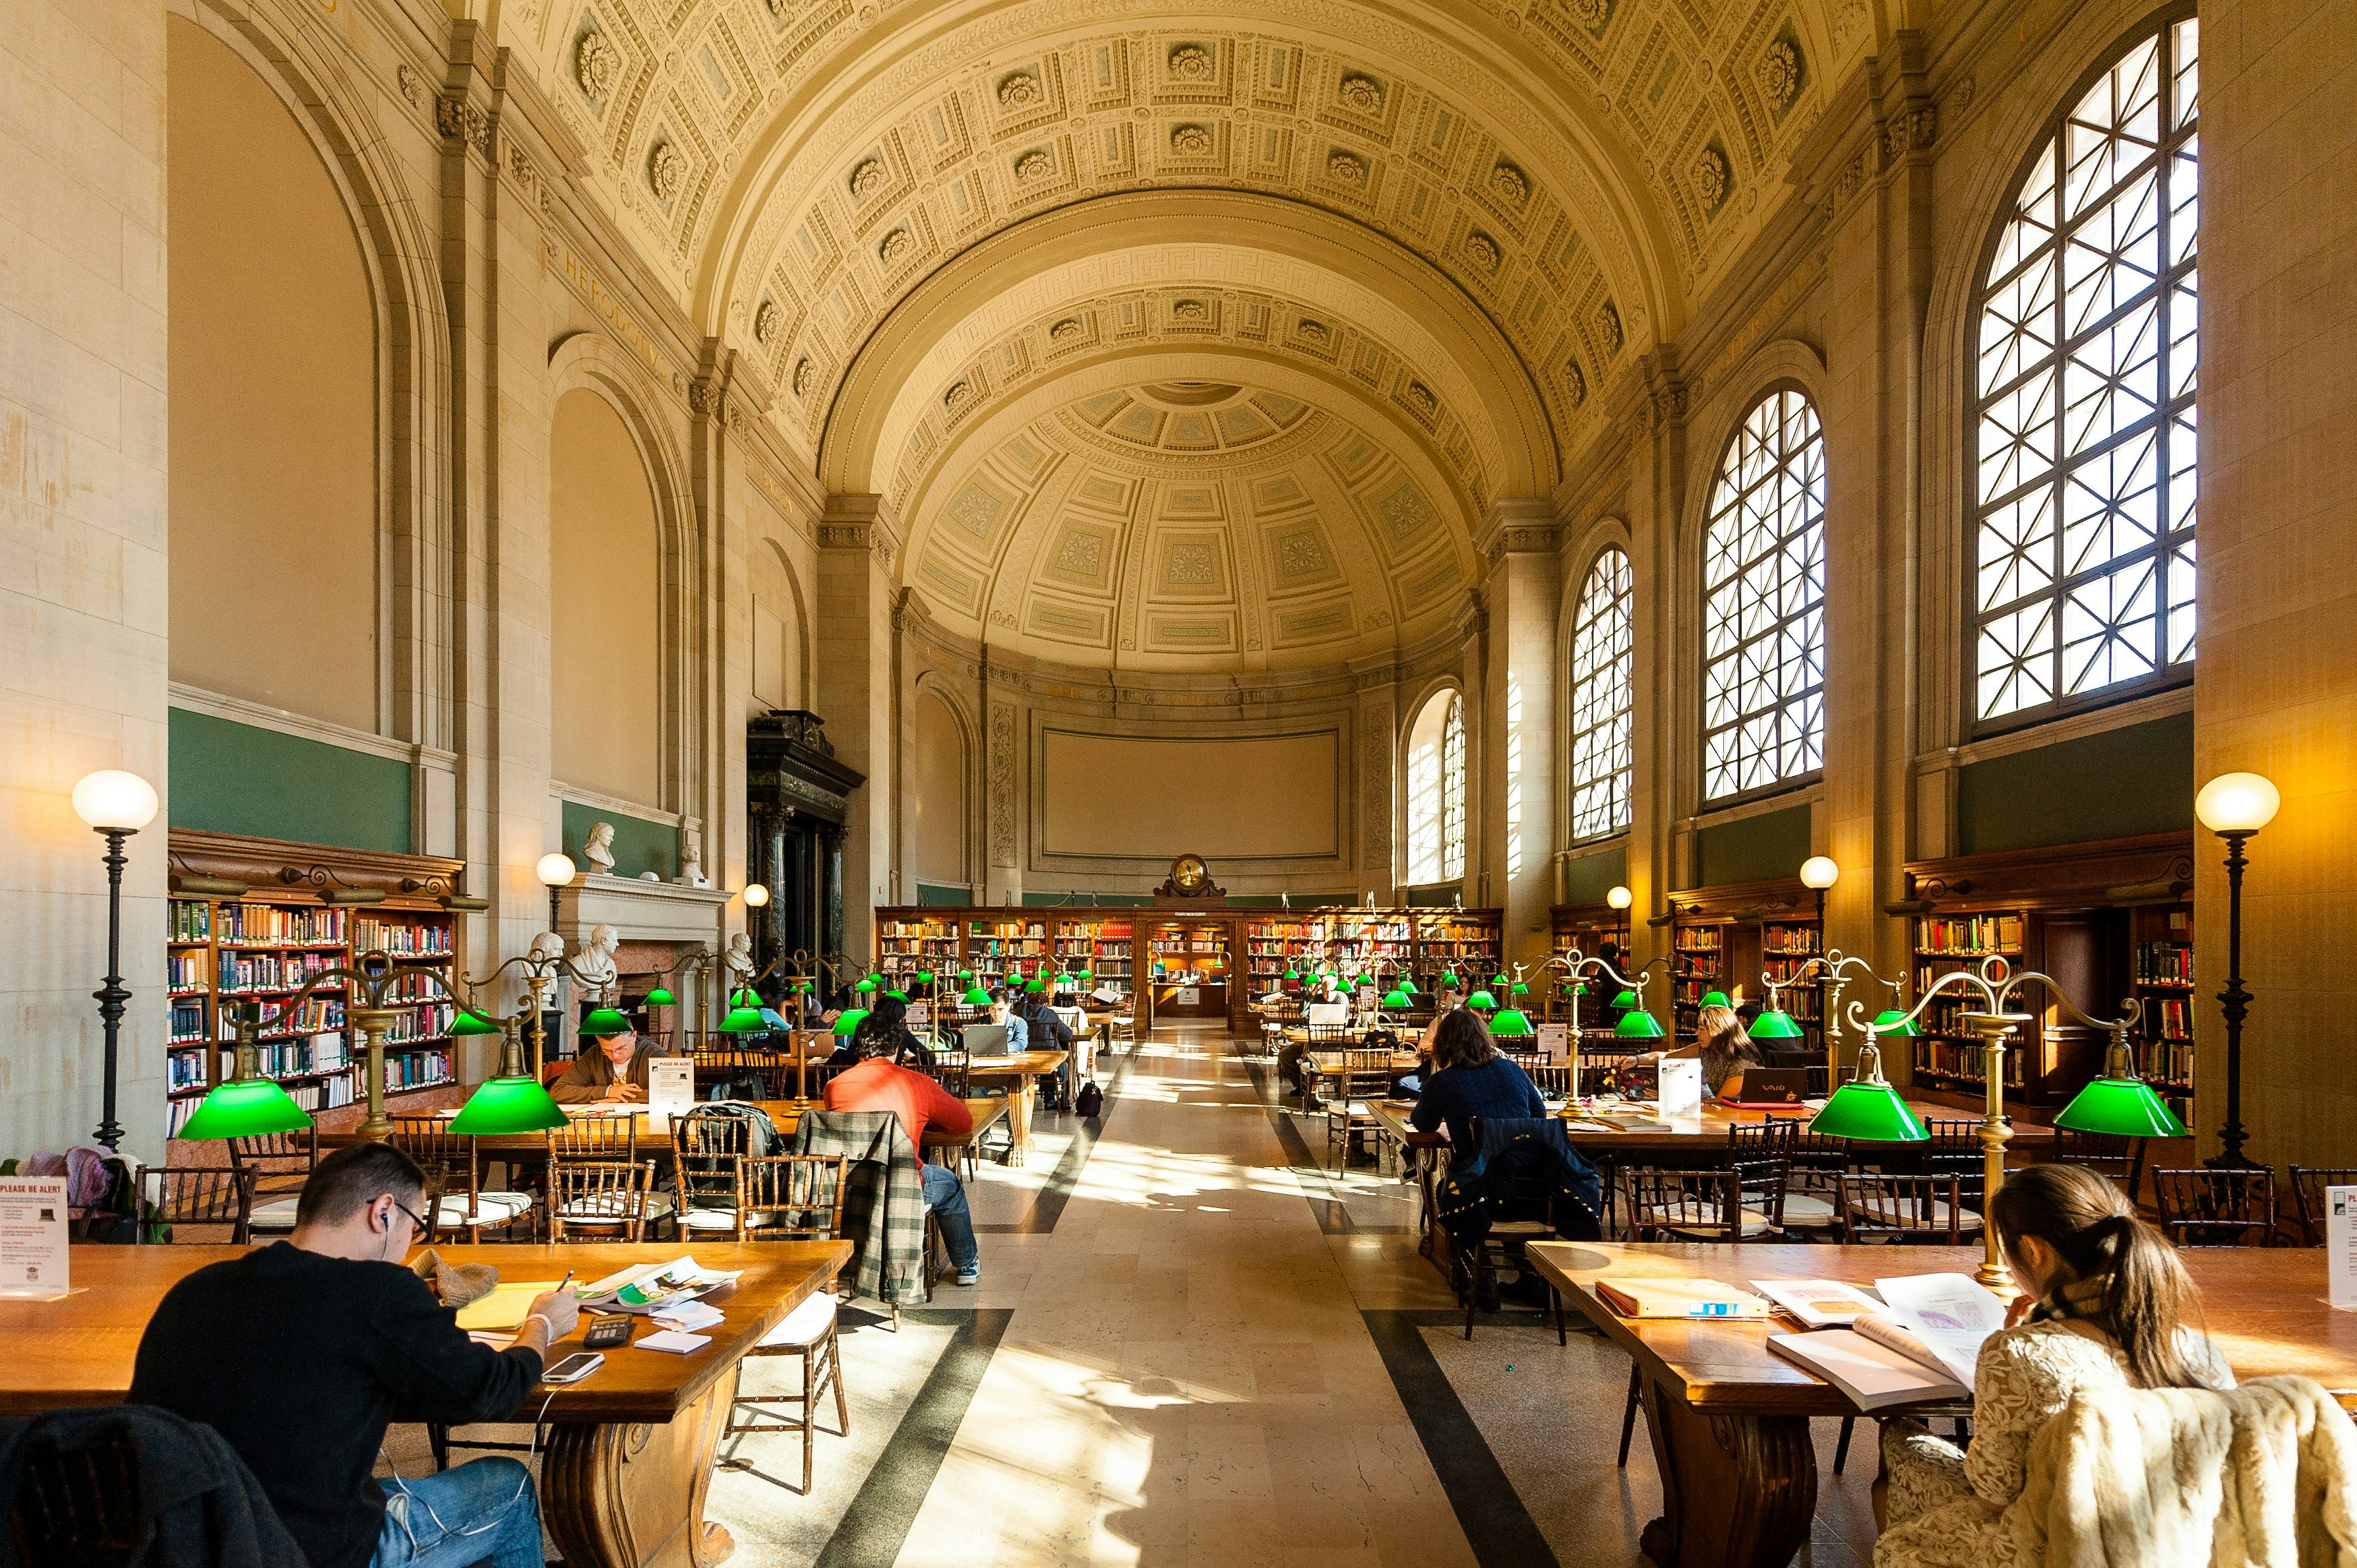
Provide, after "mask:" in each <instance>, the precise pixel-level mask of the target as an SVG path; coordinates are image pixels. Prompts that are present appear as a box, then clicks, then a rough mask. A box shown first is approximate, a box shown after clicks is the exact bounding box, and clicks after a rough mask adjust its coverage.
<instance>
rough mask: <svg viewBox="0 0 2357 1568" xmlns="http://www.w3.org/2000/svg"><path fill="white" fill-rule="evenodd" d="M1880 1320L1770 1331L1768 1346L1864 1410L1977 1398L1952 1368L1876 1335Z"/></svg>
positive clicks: (1863, 1319) (1860, 1320)
mask: <svg viewBox="0 0 2357 1568" xmlns="http://www.w3.org/2000/svg"><path fill="white" fill-rule="evenodd" d="M1875 1321H1876V1320H1875V1319H1874V1318H1871V1317H1865V1318H1860V1319H1859V1320H1858V1326H1857V1327H1856V1328H1828V1329H1826V1330H1824V1332H1823V1333H1819V1334H1770V1336H1768V1347H1769V1348H1770V1349H1771V1350H1774V1351H1775V1352H1776V1353H1777V1354H1778V1355H1780V1356H1781V1357H1783V1358H1784V1359H1786V1360H1789V1361H1797V1362H1798V1363H1800V1364H1801V1365H1802V1366H1803V1367H1806V1368H1807V1369H1809V1370H1810V1371H1812V1372H1814V1373H1815V1374H1816V1375H1817V1376H1819V1377H1821V1378H1823V1379H1824V1380H1825V1381H1827V1382H1829V1383H1831V1384H1833V1386H1834V1387H1835V1388H1837V1389H1839V1390H1841V1391H1842V1392H1844V1393H1846V1394H1847V1395H1848V1396H1849V1398H1850V1402H1851V1403H1852V1404H1855V1405H1856V1406H1857V1408H1858V1409H1859V1410H1861V1411H1876V1410H1880V1409H1882V1408H1883V1407H1884V1406H1886V1405H1894V1404H1921V1403H1922V1402H1925V1401H1928V1400H1960V1399H1967V1398H1970V1397H1971V1395H1972V1390H1971V1389H1969V1388H1967V1387H1965V1386H1964V1384H1963V1383H1960V1382H1958V1381H1957V1380H1955V1379H1953V1378H1952V1377H1950V1376H1948V1375H1947V1373H1946V1372H1944V1371H1942V1370H1939V1369H1935V1368H1933V1367H1932V1366H1929V1365H1926V1364H1925V1363H1924V1362H1921V1361H1919V1360H1917V1359H1914V1358H1913V1357H1912V1356H1910V1355H1909V1354H1907V1353H1906V1352H1904V1351H1901V1350H1897V1349H1894V1348H1891V1347H1890V1346H1889V1345H1885V1344H1883V1343H1881V1342H1880V1341H1879V1340H1878V1339H1875V1338H1872V1337H1869V1335H1868V1332H1867V1325H1869V1324H1871V1323H1873V1322H1875ZM1901 1332H1904V1330H1902V1331H1901Z"/></svg>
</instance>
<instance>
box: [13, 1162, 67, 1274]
mask: <svg viewBox="0 0 2357 1568" xmlns="http://www.w3.org/2000/svg"><path fill="white" fill-rule="evenodd" d="M69 1256H70V1251H69V1250H68V1248H67V1245H66V1180H65V1177H63V1176H0V1294H7V1295H43V1296H50V1295H63V1294H66V1292H67V1291H68V1289H70V1286H69V1285H68V1283H67V1273H68V1265H67V1259H68V1257H69Z"/></svg>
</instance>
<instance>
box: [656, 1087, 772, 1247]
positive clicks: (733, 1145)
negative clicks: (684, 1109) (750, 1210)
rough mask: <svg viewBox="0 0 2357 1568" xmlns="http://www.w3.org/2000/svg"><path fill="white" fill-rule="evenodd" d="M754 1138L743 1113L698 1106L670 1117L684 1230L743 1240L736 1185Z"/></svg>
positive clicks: (743, 1218) (692, 1234)
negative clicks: (724, 1113)
mask: <svg viewBox="0 0 2357 1568" xmlns="http://www.w3.org/2000/svg"><path fill="white" fill-rule="evenodd" d="M752 1139H753V1124H752V1123H751V1122H748V1121H747V1120H746V1119H745V1118H744V1117H742V1116H715V1115H713V1114H711V1113H710V1112H702V1111H696V1112H689V1113H688V1114H687V1115H685V1116H682V1117H679V1118H677V1119H675V1120H674V1121H673V1123H672V1146H673V1149H674V1150H675V1151H676V1155H675V1158H676V1159H677V1161H678V1165H679V1205H680V1207H679V1225H680V1229H681V1230H683V1232H685V1233H686V1234H688V1235H690V1236H715V1235H719V1234H722V1233H726V1234H729V1235H733V1236H734V1237H735V1238H736V1239H737V1240H739V1241H742V1240H744V1239H745V1214H744V1210H743V1209H742V1208H740V1207H739V1205H738V1202H737V1189H738V1187H739V1185H740V1183H741V1180H742V1176H743V1170H742V1165H743V1162H744V1159H745V1156H746V1155H747V1154H748V1152H749V1151H750V1149H751V1146H752Z"/></svg>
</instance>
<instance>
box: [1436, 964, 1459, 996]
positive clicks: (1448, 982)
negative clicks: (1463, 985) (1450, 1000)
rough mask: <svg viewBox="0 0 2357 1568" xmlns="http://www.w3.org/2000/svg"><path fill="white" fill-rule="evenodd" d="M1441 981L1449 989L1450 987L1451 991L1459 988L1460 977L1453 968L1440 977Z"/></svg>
mask: <svg viewBox="0 0 2357 1568" xmlns="http://www.w3.org/2000/svg"><path fill="white" fill-rule="evenodd" d="M1440 983H1441V984H1442V985H1443V986H1444V987H1446V988H1447V989H1448V990H1450V991H1454V990H1456V989H1457V986H1458V979H1457V972H1456V971H1455V970H1453V969H1452V970H1450V971H1448V972H1447V973H1446V974H1443V975H1442V976H1441V977H1440Z"/></svg>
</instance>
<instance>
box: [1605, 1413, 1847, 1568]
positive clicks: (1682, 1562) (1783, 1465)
mask: <svg viewBox="0 0 2357 1568" xmlns="http://www.w3.org/2000/svg"><path fill="white" fill-rule="evenodd" d="M1644 1404H1645V1425H1646V1429H1647V1430H1648V1431H1649V1432H1651V1433H1652V1439H1653V1461H1654V1464H1655V1466H1656V1467H1657V1468H1658V1469H1659V1471H1660V1473H1661V1477H1662V1509H1663V1517H1662V1518H1660V1519H1657V1520H1654V1521H1653V1522H1652V1523H1651V1524H1649V1525H1647V1526H1646V1527H1645V1533H1644V1535H1643V1536H1642V1537H1641V1539H1640V1542H1639V1544H1640V1545H1641V1547H1642V1548H1643V1549H1644V1552H1645V1556H1646V1557H1647V1558H1648V1559H1649V1560H1651V1561H1652V1563H1655V1564H1656V1565H1657V1568H1786V1565H1787V1564H1789V1563H1791V1562H1792V1557H1793V1554H1794V1553H1795V1552H1799V1551H1800V1550H1801V1548H1802V1546H1803V1544H1804V1543H1806V1542H1807V1541H1808V1539H1809V1518H1810V1516H1811V1515H1812V1514H1813V1513H1814V1512H1815V1511H1816V1506H1817V1451H1816V1445H1815V1444H1813V1443H1812V1442H1811V1441H1810V1438H1809V1423H1808V1419H1807V1418H1806V1417H1805V1416H1797V1415H1745V1414H1739V1413H1738V1414H1720V1415H1706V1414H1704V1413H1702V1412H1699V1411H1696V1410H1695V1409H1694V1408H1693V1407H1692V1406H1691V1405H1688V1404H1685V1403H1684V1402H1681V1401H1678V1400H1675V1399H1673V1398H1671V1397H1670V1396H1669V1394H1668V1392H1667V1391H1666V1390H1664V1389H1663V1387H1662V1386H1661V1385H1660V1384H1658V1383H1656V1382H1655V1381H1654V1380H1652V1378H1647V1379H1646V1380H1645V1392H1644Z"/></svg>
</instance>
